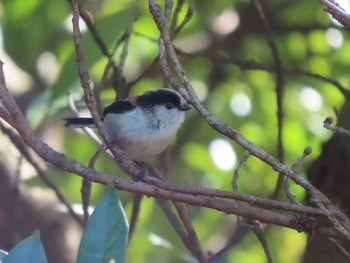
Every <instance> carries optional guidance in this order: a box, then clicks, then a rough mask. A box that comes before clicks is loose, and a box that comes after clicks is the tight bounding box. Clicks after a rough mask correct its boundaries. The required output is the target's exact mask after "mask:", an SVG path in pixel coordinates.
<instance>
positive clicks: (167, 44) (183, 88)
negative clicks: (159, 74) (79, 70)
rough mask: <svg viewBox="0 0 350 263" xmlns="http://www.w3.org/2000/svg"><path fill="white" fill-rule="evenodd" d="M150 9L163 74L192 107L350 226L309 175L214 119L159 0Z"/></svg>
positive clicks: (151, 2)
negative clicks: (186, 66) (190, 77)
mask: <svg viewBox="0 0 350 263" xmlns="http://www.w3.org/2000/svg"><path fill="white" fill-rule="evenodd" d="M149 9H150V12H151V14H152V16H153V19H154V21H155V22H156V25H157V27H158V29H159V31H160V34H161V39H160V40H159V50H160V61H161V66H162V69H163V74H164V77H165V78H166V80H167V81H168V82H169V83H170V84H171V85H173V86H174V87H175V89H176V90H178V91H179V92H180V93H181V95H182V96H183V97H184V98H185V99H186V100H188V101H189V102H190V103H191V104H192V106H193V107H194V108H195V109H196V110H197V111H198V113H199V114H200V115H201V116H202V118H203V119H204V120H205V121H206V122H207V123H208V124H209V126H211V127H212V128H213V129H215V130H216V131H217V132H219V133H220V134H223V135H225V136H226V137H228V138H230V139H232V140H234V141H235V142H236V143H237V144H238V145H240V146H241V147H242V148H243V149H247V150H248V151H249V152H250V153H251V154H252V155H254V156H256V157H257V158H259V159H260V160H261V161H263V162H265V163H267V164H269V165H270V166H271V167H272V168H273V169H274V170H275V171H276V172H278V173H283V174H285V175H286V176H288V177H289V178H291V179H292V180H293V181H294V182H295V183H297V184H299V185H300V186H301V187H303V188H304V189H305V190H306V191H307V193H308V194H309V196H311V197H312V198H313V200H315V201H316V202H317V203H322V204H323V205H324V206H326V207H327V209H329V210H330V211H332V212H330V213H333V212H334V211H337V213H339V214H341V217H342V219H343V221H342V224H343V225H344V226H345V228H346V229H350V222H349V219H348V218H347V217H346V216H345V215H344V214H343V213H342V212H341V211H340V209H339V208H337V207H335V206H334V205H333V204H332V203H331V201H330V200H329V199H328V198H327V197H326V196H325V195H324V194H322V193H321V192H320V191H319V190H318V189H317V188H316V187H314V186H313V185H312V184H311V183H309V182H308V181H307V180H306V179H305V178H303V177H302V176H300V175H299V174H297V173H296V172H295V171H293V170H292V169H290V168H288V167H287V166H285V165H284V164H283V163H281V162H279V161H277V160H276V159H275V158H274V157H273V156H271V155H270V154H268V153H267V152H265V151H264V150H263V149H261V148H259V147H258V146H256V145H254V144H253V143H252V142H250V141H249V140H248V139H246V138H245V137H243V136H242V135H240V134H239V133H238V132H237V131H236V130H235V129H233V128H232V127H231V126H229V125H227V124H225V123H223V122H221V121H219V120H217V119H216V118H214V117H213V116H212V115H211V114H210V113H209V112H208V111H207V110H206V109H205V107H204V106H203V105H202V104H201V102H200V100H199V98H198V97H197V95H196V93H195V92H194V89H193V87H192V85H191V84H190V82H189V80H188V78H187V76H186V74H185V71H184V69H183V68H182V66H181V64H180V62H179V59H178V57H177V54H176V52H175V49H174V47H173V45H172V41H171V39H170V36H169V33H168V31H167V28H166V23H165V20H164V19H163V17H162V14H161V11H160V6H159V5H158V4H157V1H156V0H149ZM168 58H169V61H170V62H171V63H172V67H173V70H174V72H175V73H176V76H177V78H178V79H179V81H180V83H179V82H178V79H176V78H175V77H174V76H173V74H172V71H171V70H170V67H169V64H168ZM337 229H339V228H337ZM340 233H342V234H343V235H344V237H346V238H347V239H349V240H350V238H349V236H348V235H347V234H345V233H344V232H343V231H341V232H340Z"/></svg>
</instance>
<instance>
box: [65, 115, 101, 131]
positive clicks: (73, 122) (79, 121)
mask: <svg viewBox="0 0 350 263" xmlns="http://www.w3.org/2000/svg"><path fill="white" fill-rule="evenodd" d="M65 121H66V123H65V124H64V126H65V127H71V128H84V127H88V128H95V124H94V120H93V119H92V118H78V117H77V118H66V119H65Z"/></svg>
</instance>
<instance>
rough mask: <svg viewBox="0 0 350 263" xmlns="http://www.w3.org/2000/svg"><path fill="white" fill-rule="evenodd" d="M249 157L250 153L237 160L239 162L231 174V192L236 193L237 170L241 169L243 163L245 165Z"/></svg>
mask: <svg viewBox="0 0 350 263" xmlns="http://www.w3.org/2000/svg"><path fill="white" fill-rule="evenodd" d="M249 157H250V152H248V153H246V154H245V155H244V156H242V157H241V158H240V159H239V162H238V164H237V167H236V169H235V171H234V173H233V179H232V182H231V185H232V190H233V192H236V193H237V192H238V187H237V181H238V177H239V174H238V173H239V169H240V168H241V165H242V164H243V163H245V162H246V161H247V160H248V158H249Z"/></svg>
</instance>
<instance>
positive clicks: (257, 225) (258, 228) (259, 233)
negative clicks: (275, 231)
mask: <svg viewBox="0 0 350 263" xmlns="http://www.w3.org/2000/svg"><path fill="white" fill-rule="evenodd" d="M252 229H253V231H254V233H255V235H256V237H257V238H258V239H259V241H260V243H261V246H262V247H263V249H264V252H265V255H266V258H267V262H268V263H273V258H272V253H271V250H270V248H269V246H268V244H267V240H266V237H265V232H264V228H263V226H262V224H261V222H259V221H257V220H253V227H252Z"/></svg>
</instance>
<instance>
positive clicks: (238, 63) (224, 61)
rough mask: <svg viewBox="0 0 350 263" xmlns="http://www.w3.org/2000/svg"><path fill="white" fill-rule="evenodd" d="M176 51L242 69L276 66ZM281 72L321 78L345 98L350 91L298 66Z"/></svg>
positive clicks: (274, 68)
mask: <svg viewBox="0 0 350 263" xmlns="http://www.w3.org/2000/svg"><path fill="white" fill-rule="evenodd" d="M176 52H177V53H178V54H179V55H182V56H188V57H203V58H207V59H209V60H211V61H213V62H215V63H221V64H230V65H235V66H237V67H239V68H241V69H243V70H263V71H268V72H276V70H277V69H276V67H273V66H268V65H265V64H263V63H260V62H258V61H255V60H253V59H250V60H242V59H232V58H229V57H228V56H226V55H222V54H214V55H208V54H207V53H203V52H195V53H189V52H185V51H183V50H180V49H178V48H176ZM283 72H284V73H285V74H290V75H300V76H306V77H310V78H314V79H316V80H321V81H324V82H327V83H330V84H332V85H333V86H334V87H336V88H337V89H338V90H339V91H340V92H341V93H342V94H343V95H344V96H345V97H346V98H349V97H350V91H349V90H348V89H346V88H345V87H344V86H342V84H341V83H340V82H339V81H337V80H335V79H331V78H328V77H325V76H322V75H320V74H318V73H313V72H308V71H305V70H301V69H298V68H283Z"/></svg>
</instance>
